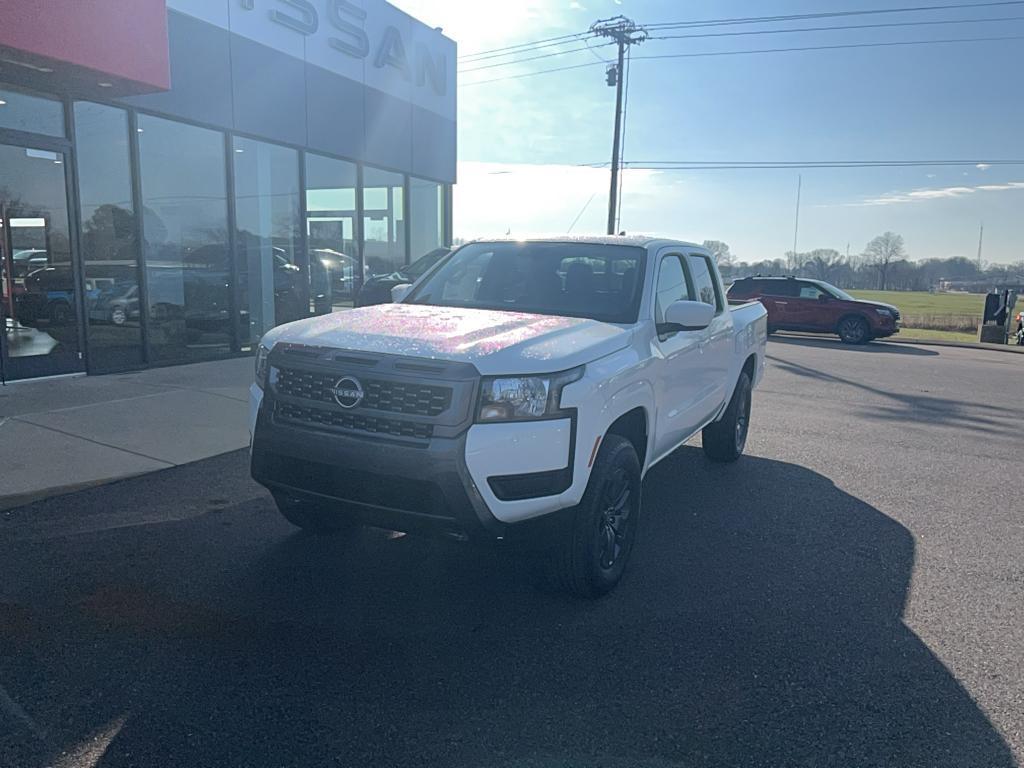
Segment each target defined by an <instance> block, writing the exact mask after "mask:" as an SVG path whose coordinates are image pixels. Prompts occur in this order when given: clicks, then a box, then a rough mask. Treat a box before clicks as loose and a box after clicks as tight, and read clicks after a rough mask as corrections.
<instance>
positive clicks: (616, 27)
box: [590, 16, 647, 235]
mask: <svg viewBox="0 0 1024 768" xmlns="http://www.w3.org/2000/svg"><path fill="white" fill-rule="evenodd" d="M590 31H591V32H592V33H593V34H595V35H598V36H600V37H609V38H611V39H613V40H615V42H617V43H618V45H619V55H618V62H617V63H616V64H612V65H611V66H609V67H608V70H607V71H606V73H605V75H606V79H607V82H608V85H610V86H611V85H614V86H615V133H614V136H613V138H612V181H611V188H610V191H609V193H608V234H609V235H614V234H615V212H616V209H617V203H618V193H619V161H620V160H621V155H620V153H621V149H620V148H621V146H622V84H623V79H624V78H623V66H624V64H625V58H626V48H627V46H630V45H633V44H635V43H642V42H643V41H644V40H646V39H647V32H646V31H645V30H644V29H643V27H640V26H637V24H636V22H634V21H632V20H631V19H627V18H626V17H625V16H615V17H613V18H611V19H605V20H604V21H595V22H594V23H593V24H591V25H590Z"/></svg>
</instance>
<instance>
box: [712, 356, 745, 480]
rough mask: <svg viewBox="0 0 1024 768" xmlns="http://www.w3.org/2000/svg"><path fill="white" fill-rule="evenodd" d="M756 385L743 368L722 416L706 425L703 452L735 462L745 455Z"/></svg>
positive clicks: (716, 459)
mask: <svg viewBox="0 0 1024 768" xmlns="http://www.w3.org/2000/svg"><path fill="white" fill-rule="evenodd" d="M752 389H753V387H752V385H751V382H750V376H749V374H747V372H746V371H741V372H740V378H739V381H737V382H736V389H735V390H734V391H733V393H732V399H731V400H730V401H729V406H728V407H727V408H726V409H725V413H723V414H722V418H721V419H719V420H718V421H715V422H712V423H711V424H708V425H707V426H706V427H704V431H703V432H701V443H702V444H703V446H704V455H705V456H707V457H708V458H709V459H711V460H712V461H718V462H723V463H727V462H732V461H736V460H737V459H738V458H739V457H740V456H742V455H743V449H744V448H745V447H746V444H747V432H748V431H749V429H750V402H751V391H752Z"/></svg>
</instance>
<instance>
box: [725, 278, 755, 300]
mask: <svg viewBox="0 0 1024 768" xmlns="http://www.w3.org/2000/svg"><path fill="white" fill-rule="evenodd" d="M756 287H757V286H756V285H755V284H754V281H753V280H737V281H736V282H735V283H733V284H732V285H730V286H729V290H728V291H726V295H727V296H728V297H729V298H730V299H744V298H746V297H747V296H751V295H753V293H754V289H755V288H756Z"/></svg>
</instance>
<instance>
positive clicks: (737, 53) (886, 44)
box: [637, 35, 1024, 59]
mask: <svg viewBox="0 0 1024 768" xmlns="http://www.w3.org/2000/svg"><path fill="white" fill-rule="evenodd" d="M1001 40H1024V35H1005V36H1000V37H958V38H947V39H943V40H895V41H890V42H874V43H841V44H838V45H806V46H794V47H791V48H759V49H754V50H748V51H708V52H702V53H660V54H654V55H651V56H637V59H695V58H703V57H706V56H740V55H747V54H753V53H793V52H798V51H838V50H844V49H852V48H889V47H894V46H904V45H937V44H941V43H990V42H997V41H1001Z"/></svg>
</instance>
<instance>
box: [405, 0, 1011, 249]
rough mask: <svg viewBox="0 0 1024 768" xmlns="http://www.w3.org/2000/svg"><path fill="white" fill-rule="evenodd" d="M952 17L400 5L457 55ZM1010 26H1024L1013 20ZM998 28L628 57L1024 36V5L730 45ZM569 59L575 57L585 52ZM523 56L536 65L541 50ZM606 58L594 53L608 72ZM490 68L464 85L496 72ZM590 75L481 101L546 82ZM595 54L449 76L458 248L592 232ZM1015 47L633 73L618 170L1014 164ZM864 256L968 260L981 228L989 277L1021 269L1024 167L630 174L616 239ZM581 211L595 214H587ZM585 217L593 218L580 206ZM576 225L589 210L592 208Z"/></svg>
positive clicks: (527, 1)
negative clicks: (903, 249) (566, 38)
mask: <svg viewBox="0 0 1024 768" xmlns="http://www.w3.org/2000/svg"><path fill="white" fill-rule="evenodd" d="M952 2H955V0H928V1H927V2H924V1H923V0H922V1H921V2H916V1H915V2H909V0H884V1H883V0H766V1H765V2H761V1H758V2H752V1H750V0H747V1H745V2H744V1H741V0H718V1H715V2H713V1H712V0H691V1H690V2H687V3H680V2H669V1H667V0H621V2H616V1H615V0H520V1H519V2H499V1H498V0H395V4H396V5H398V6H399V7H401V8H403V9H404V10H406V11H408V12H410V13H412V14H413V15H414V16H416V17H417V18H419V19H421V20H423V21H424V22H426V23H428V24H431V25H434V26H441V27H443V28H444V30H445V32H446V34H448V35H449V36H451V37H453V38H454V39H455V40H456V41H457V42H458V43H459V51H460V54H462V55H465V54H470V53H474V52H478V51H481V50H488V49H492V48H496V47H499V46H504V45H512V44H516V43H521V42H528V41H532V40H537V39H540V38H548V37H552V36H555V35H561V34H567V33H572V32H578V31H583V30H585V29H586V28H587V27H588V26H589V25H590V23H591V22H592V21H594V20H595V19H598V18H605V17H608V16H612V15H615V14H618V13H622V14H625V15H628V16H630V17H631V18H633V19H634V20H635V21H637V22H638V23H641V24H645V23H646V24H651V23H658V22H671V21H695V20H701V19H720V18H733V17H749V16H755V15H756V16H765V15H778V14H803V13H815V12H821V11H838V10H853V9H856V10H862V9H872V8H879V9H882V8H900V7H905V6H914V5H940V4H948V3H952ZM1008 17H1021V18H1019V19H1014V20H1008ZM978 18H998V19H1002V20H1000V21H990V22H985V23H960V24H948V25H947V24H943V25H932V26H918V27H894V28H875V29H863V30H843V31H828V32H822V31H816V32H805V33H800V34H797V33H779V34H761V35H750V36H737V37H723V38H703V39H685V40H681V39H674V40H660V41H655V40H651V41H648V42H646V43H644V44H642V45H640V46H637V47H635V48H634V49H633V50H634V54H635V55H636V56H643V55H652V54H668V53H687V52H689V53H696V52H710V51H729V50H742V49H751V48H783V47H797V46H814V45H839V44H848V43H863V42H883V41H884V42H887V41H902V40H935V39H948V38H966V37H972V38H974V37H997V36H1011V35H1020V36H1024V4H1022V5H1006V6H995V7H979V8H974V9H957V10H945V11H934V12H929V13H913V14H910V13H908V14H884V15H874V16H854V17H848V18H843V19H838V20H837V19H825V20H818V21H799V22H782V23H776V24H761V25H757V26H732V27H727V28H722V27H718V28H711V29H703V30H675V31H673V32H671V33H669V34H680V33H691V34H692V33H693V32H723V31H728V32H736V31H752V30H768V29H791V28H795V27H820V26H827V25H849V24H880V23H893V22H904V21H924V20H928V21H937V20H960V21H963V20H967V19H978ZM578 45H579V44H578V43H575V42H573V43H569V44H568V45H567V47H578ZM550 50H551V49H547V50H546V51H538V52H534V53H530V54H524V55H530V56H533V55H538V53H545V52H548V51H550ZM613 50H614V49H613V48H610V47H609V48H598V49H597V50H596V52H595V53H596V54H597V55H598V56H601V57H604V58H611V55H612V52H613ZM496 61H503V59H492V60H488V61H485V62H480V63H478V64H475V65H474V64H466V63H463V64H462V65H461V68H462V69H466V68H469V67H471V66H480V65H481V64H490V63H495V62H496ZM588 61H593V62H595V66H593V67H588V68H582V69H575V70H570V71H565V72H557V73H551V74H543V75H538V76H536V77H523V78H519V79H512V80H504V81H500V82H490V83H483V84H479V85H473V84H472V83H474V82H477V81H481V80H485V79H486V80H489V79H492V78H497V77H504V76H507V75H514V74H521V73H526V72H533V71H537V70H540V69H548V68H551V67H558V66H566V65H572V64H583V63H586V62H588ZM603 69H604V68H603V66H602V65H600V64H599V63H597V58H596V57H595V54H594V53H591V52H589V51H582V52H578V53H573V54H569V55H565V56H557V57H552V58H549V59H545V60H540V61H532V62H526V63H522V64H516V65H512V66H503V67H496V68H493V69H488V70H485V71H479V72H473V73H468V72H462V73H460V75H459V81H460V89H459V158H460V164H459V184H458V185H457V187H456V194H455V213H454V215H455V234H456V236H463V237H476V236H487V235H495V234H505V232H506V231H510V232H511V233H512V234H513V235H523V236H526V235H532V234H539V233H551V232H565V231H567V230H568V228H569V226H570V225H571V223H572V221H573V219H574V218H576V216H577V215H578V214H579V213H580V211H581V210H583V211H584V213H583V215H582V216H581V217H580V219H579V221H578V223H577V224H576V225H575V228H574V230H573V231H574V232H577V233H583V232H594V231H597V232H600V231H603V229H604V222H605V217H606V210H607V186H608V172H607V170H606V169H589V168H581V167H578V165H577V164H581V163H594V162H605V161H607V160H608V159H609V155H610V152H611V129H612V114H613V105H614V89H613V88H609V87H608V86H607V85H606V84H605V81H604V71H603ZM1021 72H1024V39H1022V40H1004V41H989V42H976V43H951V44H942V45H927V46H895V47H887V48H865V49H852V50H851V49H847V50H832V51H805V52H791V53H776V54H751V55H741V56H715V57H706V58H680V59H662V60H651V61H642V60H639V59H638V60H635V61H634V62H633V64H632V72H631V78H630V88H629V111H628V122H627V134H626V153H625V154H626V159H627V160H687V161H716V160H720V161H736V160H751V161H756V160H794V161H801V160H851V159H872V160H876V159H880V160H907V159H915V160H916V159H975V158H977V159H1022V158H1024V98H1022V95H1024V94H1022V92H1021V86H1020V73H1021ZM798 173H801V174H802V175H803V195H802V206H801V224H800V237H799V244H798V248H799V249H800V250H810V249H812V248H836V249H837V250H840V251H845V249H846V247H847V244H848V243H849V245H850V249H851V253H858V252H860V251H861V250H862V249H863V247H864V245H865V244H866V243H867V241H868V240H870V239H871V238H872V237H873V236H875V235H877V234H879V233H881V232H883V231H885V230H893V231H895V232H899V233H901V234H902V235H903V236H904V238H905V239H906V244H907V251H908V253H909V254H910V256H911V258H929V257H948V256H961V255H962V256H970V257H972V258H973V257H974V255H975V254H976V251H977V243H978V228H979V225H980V223H981V222H984V224H985V252H984V253H985V259H986V261H991V262H1002V263H1007V262H1015V261H1020V260H1024V166H1002V167H1000V166H996V167H991V168H977V167H973V166H971V167H966V168H963V167H958V168H948V167H947V168H940V167H937V168H898V169H893V168H888V169H856V170H836V169H812V170H802V171H797V170H791V169H787V170H765V171H752V170H729V171H721V170H716V171H710V170H708V171H665V172H658V171H644V170H635V171H628V172H627V174H626V178H625V182H624V186H625V189H624V204H623V210H622V222H621V227H622V228H624V229H626V230H629V231H636V232H652V233H658V234H665V235H670V236H675V237H682V238H685V239H690V240H697V241H701V240H704V239H719V240H725V241H726V242H728V243H729V244H730V245H731V246H732V250H733V252H734V253H735V254H737V255H738V256H739V257H740V258H743V259H747V260H757V259H762V258H774V257H777V256H781V255H782V254H783V253H784V252H785V251H786V250H789V249H791V248H792V245H793V228H794V226H793V225H794V209H795V197H796V186H797V174H798ZM588 200H590V204H589V205H586V204H587V201H588ZM585 206H586V207H585ZM584 207H585V208H584Z"/></svg>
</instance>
